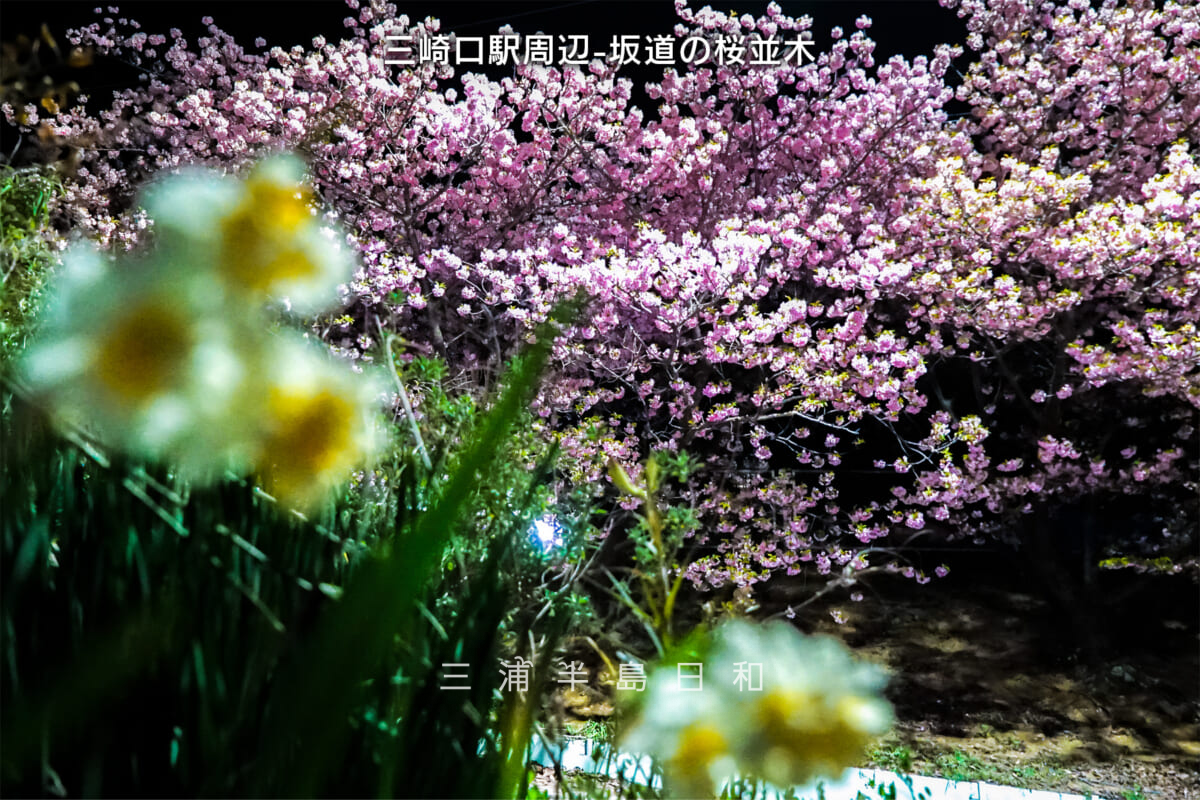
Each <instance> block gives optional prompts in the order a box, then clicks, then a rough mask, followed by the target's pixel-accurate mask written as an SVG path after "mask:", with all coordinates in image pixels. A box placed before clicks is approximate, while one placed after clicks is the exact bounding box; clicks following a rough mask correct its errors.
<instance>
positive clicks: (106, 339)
mask: <svg viewBox="0 0 1200 800" xmlns="http://www.w3.org/2000/svg"><path fill="white" fill-rule="evenodd" d="M193 344H194V342H193V338H192V332H191V330H190V329H189V328H188V326H187V324H186V322H185V321H184V320H183V319H181V318H180V317H179V316H178V315H177V314H175V313H172V311H170V310H168V309H165V308H161V307H158V306H155V305H151V304H145V305H141V306H137V307H135V308H134V309H133V310H132V311H131V312H130V313H127V314H125V315H124V316H122V317H121V318H120V319H119V320H117V322H116V324H114V325H113V326H112V327H111V328H110V329H109V330H108V331H106V332H105V333H104V334H103V336H102V338H101V340H100V343H99V348H98V352H97V354H96V360H95V362H94V369H95V374H96V377H97V378H98V379H99V381H100V383H101V384H102V385H103V386H104V388H105V389H107V390H108V391H109V393H111V394H112V395H114V396H115V397H116V398H118V399H119V401H120V402H122V403H126V404H135V405H138V404H142V403H145V402H146V401H148V400H150V399H152V398H153V397H155V396H156V395H158V394H159V393H161V392H162V391H164V390H165V389H167V388H169V387H170V385H171V383H172V382H173V379H174V377H175V375H176V373H177V372H178V371H179V370H180V369H181V368H182V366H183V364H184V361H185V359H186V357H187V354H188V352H189V351H190V350H191V348H192V346H193Z"/></svg>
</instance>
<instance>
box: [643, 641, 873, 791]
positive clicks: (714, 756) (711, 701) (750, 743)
mask: <svg viewBox="0 0 1200 800" xmlns="http://www.w3.org/2000/svg"><path fill="white" fill-rule="evenodd" d="M757 665H761V666H757ZM759 669H761V672H759V671H758V670H759ZM739 675H740V676H741V678H742V679H741V680H740V681H739V680H738V677H739ZM885 680H886V679H885V676H884V674H883V672H882V671H881V670H880V669H879V668H878V667H875V666H873V665H870V664H866V663H860V662H858V661H856V660H855V659H854V658H853V657H852V656H851V655H850V653H849V652H848V651H847V650H846V648H845V647H844V646H843V645H841V644H840V643H839V642H837V641H836V640H833V639H826V638H815V637H806V636H804V635H802V634H801V633H799V632H798V631H797V630H796V629H795V628H793V627H792V626H791V625H788V624H787V623H784V622H782V621H778V620H777V621H774V622H770V623H767V624H763V625H758V624H753V623H750V622H745V621H741V620H735V621H733V622H730V623H726V624H725V625H723V626H722V627H721V628H719V629H718V630H717V631H716V633H715V642H714V645H713V647H712V650H711V652H710V653H709V655H708V657H707V658H706V659H705V661H704V681H703V689H702V691H700V692H685V691H680V687H679V682H678V678H677V671H676V668H675V667H674V666H671V667H660V668H658V669H656V670H655V671H654V672H653V674H652V675H651V678H650V680H649V683H648V687H647V694H646V697H645V702H644V705H643V706H642V708H641V711H640V714H639V716H638V718H637V720H636V722H635V723H634V725H633V726H632V728H631V729H630V730H629V731H628V732H627V734H626V736H625V738H624V740H623V746H624V747H626V748H628V749H629V750H632V751H635V752H641V753H647V754H649V755H652V756H654V757H656V758H658V759H659V760H660V761H661V762H662V764H663V767H664V771H665V773H666V776H667V781H668V785H669V787H670V788H671V789H672V791H673V792H674V793H675V794H677V795H680V796H710V797H711V796H715V795H714V792H715V790H716V787H718V786H720V785H721V784H723V783H724V782H725V781H727V780H729V779H731V778H734V777H735V776H738V775H741V776H746V777H750V776H753V777H756V778H760V779H764V780H766V781H769V782H770V783H772V784H774V785H775V786H776V787H779V788H786V787H789V786H794V785H797V784H803V783H807V782H809V781H810V780H812V779H814V778H816V777H819V776H836V775H838V774H840V773H841V771H842V770H843V769H845V768H846V767H848V766H851V765H853V764H854V763H855V761H856V760H857V759H858V758H859V757H860V756H861V755H862V753H863V751H864V750H865V748H866V747H867V745H868V744H869V743H870V742H871V740H872V739H873V738H875V737H876V736H879V735H881V734H883V733H885V732H886V731H887V730H888V728H889V727H890V726H891V723H892V710H891V707H890V706H889V705H888V703H887V701H885V700H884V699H883V698H882V696H881V695H880V691H881V689H882V688H883V685H884V683H885ZM756 687H757V688H756Z"/></svg>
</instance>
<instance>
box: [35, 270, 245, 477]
mask: <svg viewBox="0 0 1200 800" xmlns="http://www.w3.org/2000/svg"><path fill="white" fill-rule="evenodd" d="M242 338H243V337H241V336H239V335H238V331H237V330H236V329H235V327H234V326H232V325H231V324H230V320H229V319H228V317H227V316H226V315H225V314H224V313H222V306H221V304H220V295H219V292H217V291H216V289H215V287H214V284H213V283H212V282H211V280H210V279H209V278H208V276H206V275H205V274H204V273H203V272H197V271H193V272H187V271H182V270H176V269H173V268H171V266H169V265H166V264H163V263H161V262H158V261H156V260H153V259H151V260H143V261H134V262H132V263H131V262H124V263H121V264H113V263H111V262H109V261H107V260H106V259H105V258H104V257H103V256H101V255H100V254H99V253H96V252H95V251H93V250H91V249H90V248H86V247H76V248H73V249H71V250H69V251H68V252H67V254H66V255H65V257H64V259H63V264H62V267H61V269H60V270H59V273H58V279H57V280H56V282H55V284H54V288H53V290H52V294H51V297H50V300H49V303H48V308H47V313H46V316H45V317H44V319H43V326H42V330H41V332H40V336H39V337H38V339H37V340H36V341H35V342H34V343H33V344H32V345H31V347H30V349H29V351H28V352H27V353H26V355H25V357H24V359H23V361H22V364H21V369H22V373H23V375H24V377H25V378H26V380H27V381H28V383H29V384H30V386H31V388H32V389H33V390H34V391H35V392H36V393H38V394H39V395H43V396H44V397H45V399H46V401H47V402H48V404H49V405H50V407H51V409H52V410H53V411H54V412H55V413H57V414H59V415H60V416H61V417H62V418H63V419H64V420H66V421H69V422H70V423H71V424H75V425H79V426H81V427H84V428H88V429H93V430H95V431H96V433H98V434H99V435H100V437H101V438H102V439H104V440H106V441H108V442H110V443H114V444H117V445H119V446H121V447H123V448H124V449H126V450H128V451H130V452H133V453H135V454H138V455H142V456H147V457H154V458H161V457H173V458H178V457H183V456H186V458H184V459H183V460H184V461H186V462H187V463H186V464H182V465H181V466H183V467H184V468H185V469H186V470H190V471H193V472H197V473H198V472H202V471H206V470H210V469H218V468H220V465H219V464H218V462H220V461H221V460H222V459H224V458H226V457H227V456H228V455H229V445H230V444H231V443H232V442H235V441H237V440H238V439H240V438H243V437H244V434H245V433H246V431H245V430H240V431H239V430H237V427H238V426H237V425H236V424H232V423H231V422H230V420H231V419H236V418H237V415H234V414H232V411H231V404H232V401H233V399H234V398H235V396H236V394H237V392H238V391H239V388H240V384H241V382H242V380H243V378H244V376H245V369H244V359H243V355H242V353H241V349H242V347H243V343H242V341H241V340H242ZM198 431H199V432H203V438H204V440H205V441H204V443H203V446H201V447H197V445H196V444H195V443H194V442H193V443H191V444H187V443H186V442H187V440H189V439H194V438H195V437H196V436H197V432H198ZM185 451H186V452H185Z"/></svg>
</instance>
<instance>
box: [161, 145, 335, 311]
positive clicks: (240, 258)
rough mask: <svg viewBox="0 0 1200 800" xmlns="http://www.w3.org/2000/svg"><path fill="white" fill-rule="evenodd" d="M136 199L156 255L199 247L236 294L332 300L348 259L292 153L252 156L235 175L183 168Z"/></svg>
mask: <svg viewBox="0 0 1200 800" xmlns="http://www.w3.org/2000/svg"><path fill="white" fill-rule="evenodd" d="M143 207H144V208H145V209H146V211H147V212H149V214H150V216H151V217H152V218H153V219H154V221H155V227H156V229H157V230H158V231H159V232H160V238H161V246H162V247H163V249H164V257H167V258H177V259H183V260H187V259H192V258H194V257H195V254H194V253H193V252H192V251H193V250H194V249H196V248H200V249H201V250H204V251H206V253H207V256H206V257H207V258H208V259H209V260H211V262H212V264H213V268H214V271H215V273H216V274H217V275H218V276H219V277H220V278H221V279H222V282H223V284H224V285H225V286H226V287H227V289H228V290H230V292H231V293H232V294H234V295H236V296H239V297H244V298H247V299H250V300H260V299H265V298H273V299H277V300H286V301H287V302H288V304H289V306H290V307H292V308H295V309H296V310H297V311H299V312H302V313H308V312H313V311H318V310H321V309H322V308H324V307H326V306H328V305H329V304H330V303H332V302H334V301H336V299H337V293H336V291H335V289H336V287H337V286H338V285H340V284H342V283H344V282H346V281H348V280H349V279H350V278H351V277H352V275H353V272H354V260H353V258H352V256H351V255H350V253H349V252H348V251H347V250H346V249H345V248H343V247H342V246H341V245H340V244H339V242H338V240H337V234H336V232H335V231H333V230H331V229H328V228H325V227H323V226H322V224H321V219H320V217H319V216H318V215H317V212H316V210H315V208H314V207H313V194H312V190H311V189H310V188H309V187H308V186H307V185H306V184H305V183H304V165H303V162H301V161H300V160H299V159H297V158H295V157H293V156H287V155H278V156H274V157H271V158H268V159H266V160H265V161H262V162H260V163H259V164H258V165H256V166H255V168H254V169H253V170H252V171H251V173H250V175H249V176H248V177H247V178H246V179H245V180H242V181H239V180H235V179H232V178H226V177H222V176H219V175H216V174H214V173H212V172H207V171H201V170H191V171H185V172H182V173H180V174H178V175H174V176H171V177H170V178H168V179H166V180H163V181H161V182H160V183H159V184H157V185H156V186H154V187H152V188H151V189H150V190H149V191H148V192H147V193H146V195H145V197H144V200H143Z"/></svg>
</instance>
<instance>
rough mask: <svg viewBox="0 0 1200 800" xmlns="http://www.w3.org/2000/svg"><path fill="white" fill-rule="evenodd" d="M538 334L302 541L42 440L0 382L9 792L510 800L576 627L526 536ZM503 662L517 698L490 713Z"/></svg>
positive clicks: (71, 441) (294, 522)
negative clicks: (511, 672)
mask: <svg viewBox="0 0 1200 800" xmlns="http://www.w3.org/2000/svg"><path fill="white" fill-rule="evenodd" d="M545 333H546V335H544V336H539V337H538V341H539V342H541V343H546V344H539V345H535V346H533V347H531V348H530V349H529V350H528V351H527V352H526V353H525V354H524V355H523V356H522V357H521V358H520V359H518V360H517V361H516V362H515V363H514V365H513V367H512V369H511V370H510V373H509V377H508V379H507V380H506V381H505V384H504V387H503V389H502V391H501V392H500V393H499V395H498V396H497V397H496V398H495V399H494V401H493V402H491V403H490V404H487V405H488V406H489V407H488V408H486V409H485V410H479V409H477V408H476V407H475V406H474V405H473V404H468V405H469V407H468V406H463V407H462V408H458V409H457V412H456V413H457V417H456V419H457V423H456V424H457V428H456V431H455V433H456V435H455V436H448V437H445V438H443V439H442V440H441V441H440V442H439V443H437V445H436V446H434V447H431V451H432V454H433V458H432V459H431V460H430V461H429V462H428V463H429V466H428V467H427V466H426V465H425V463H424V462H423V459H421V458H419V457H418V454H417V451H416V449H414V448H411V447H398V448H397V449H396V450H395V451H394V452H393V453H392V454H391V455H390V456H389V457H387V458H385V459H383V460H381V462H380V463H379V464H377V465H376V467H375V468H374V469H373V470H371V471H368V473H366V474H364V475H363V476H361V478H360V480H358V481H356V482H355V483H354V484H353V485H352V486H351V487H350V488H349V489H348V490H347V491H346V492H345V493H344V495H343V496H342V497H341V498H340V499H339V501H338V502H336V503H335V504H334V505H332V506H331V507H330V508H328V509H326V510H325V511H323V512H322V513H321V514H320V515H318V516H314V517H312V518H306V517H303V516H301V515H299V514H298V513H295V512H286V511H284V510H283V509H281V508H280V507H278V506H277V505H276V504H275V503H274V502H273V501H272V500H271V499H270V498H269V497H268V496H266V495H264V494H263V493H262V492H261V491H259V490H257V489H256V488H255V487H254V486H253V485H252V484H250V483H248V482H246V481H243V480H238V479H235V478H232V477H231V478H230V479H229V480H226V481H224V482H222V483H218V484H217V485H215V486H213V487H210V488H206V489H203V490H191V489H190V488H189V487H188V486H187V485H186V484H185V483H183V482H182V481H181V480H179V479H177V478H176V477H175V476H174V475H173V474H172V473H171V471H170V470H169V469H168V468H166V467H151V466H147V465H143V464H138V463H133V462H127V461H124V460H121V459H120V458H117V457H115V456H112V455H110V454H108V453H106V452H105V451H104V450H103V448H102V447H100V446H99V445H98V444H97V443H95V442H92V441H90V440H89V438H88V436H87V434H86V432H84V431H74V432H72V431H67V432H66V433H65V434H63V435H60V434H57V433H52V432H51V428H50V426H49V425H48V424H47V420H46V419H45V418H44V416H43V414H42V412H41V410H40V409H38V408H36V407H35V406H33V405H32V404H31V403H29V402H28V401H27V399H26V396H25V395H24V393H23V392H22V387H21V386H20V385H19V384H18V383H17V382H15V381H13V380H11V379H9V378H6V379H5V385H4V390H3V395H2V398H0V399H2V402H3V409H2V412H3V413H2V417H0V426H2V428H0V443H2V444H0V459H2V461H0V465H2V467H3V472H4V475H5V481H4V485H3V488H2V489H0V492H2V494H0V575H3V578H4V583H3V604H4V605H3V646H2V652H3V658H2V662H0V686H2V691H3V731H2V734H3V740H4V743H5V747H4V754H3V774H2V778H3V780H2V784H3V790H4V793H5V794H9V795H14V794H16V795H42V794H57V795H64V794H71V795H76V794H84V795H118V796H133V795H159V796H180V795H223V796H241V795H262V796H310V795H324V794H330V795H338V796H346V795H352V796H366V795H380V796H429V795H431V794H436V795H438V796H463V797H479V796H524V794H525V791H526V789H525V786H524V784H525V781H526V780H527V775H528V773H527V771H526V768H525V760H524V759H525V754H526V750H527V747H528V741H529V736H530V732H531V728H532V725H533V722H534V719H533V718H534V716H535V714H536V711H535V709H536V708H538V706H539V699H540V693H541V687H544V686H545V685H547V682H548V681H547V675H548V664H549V660H550V657H551V656H552V654H553V651H554V644H555V642H556V641H557V638H558V637H559V636H561V634H562V631H563V630H564V629H565V627H566V626H567V624H568V623H569V621H570V617H571V612H570V603H569V601H568V598H569V595H570V592H569V586H568V584H569V580H568V579H566V578H564V579H560V580H559V581H558V582H557V583H553V582H551V583H547V582H546V580H545V576H544V575H543V572H544V571H545V568H546V566H547V563H546V557H545V556H544V555H542V554H539V552H538V551H536V550H535V549H533V548H532V547H531V545H530V543H529V542H528V540H527V539H526V538H524V537H525V535H526V531H527V530H528V526H529V521H530V520H531V519H532V518H533V517H534V516H535V515H536V514H540V513H543V511H544V504H545V502H546V492H545V489H544V486H545V484H546V481H547V479H548V477H549V475H550V473H551V471H552V465H553V460H554V455H555V454H554V453H553V452H545V451H544V448H543V451H542V452H537V453H533V452H530V451H528V450H522V449H521V437H520V436H519V435H518V436H516V437H515V438H514V433H513V429H514V425H519V420H520V419H521V417H522V414H524V413H525V411H524V409H525V408H526V405H527V402H528V398H529V396H530V394H531V392H532V390H533V388H534V386H535V384H536V382H537V379H538V376H539V375H540V373H541V371H542V368H543V365H544V362H545V359H546V353H547V344H548V343H549V342H550V341H551V340H552V339H553V332H552V331H551V330H547V331H546V332H545ZM446 402H447V403H449V400H447V401H446ZM479 405H480V407H482V406H484V405H485V404H483V403H480V404H479ZM450 416H454V415H450ZM529 458H533V459H534V467H533V468H532V469H530V468H528V466H527V464H526V460H528V459H529ZM560 572H564V571H562V570H560V571H557V572H556V573H555V574H558V573H560ZM564 574H565V572H564ZM521 593H523V596H524V597H525V598H526V599H525V601H524V603H522V602H521V601H520V598H519V597H515V596H514V594H521ZM530 598H533V599H535V600H536V601H537V602H536V603H535V604H534V605H532V606H531V605H530V603H529V599H530ZM521 608H524V609H525V612H524V613H521V612H520V609H521ZM516 654H521V655H523V656H524V657H526V658H530V660H531V661H532V663H533V664H534V665H535V671H534V675H533V679H532V680H531V682H530V692H528V693H527V694H519V693H514V692H506V693H504V694H503V695H502V694H501V693H500V691H499V687H500V683H501V673H500V671H499V670H498V669H496V668H495V665H496V664H498V663H499V660H500V658H501V657H511V656H513V655H516ZM445 662H467V663H470V664H471V665H472V669H471V673H470V686H471V688H470V690H469V691H443V690H441V689H440V688H439V686H440V684H441V682H442V681H443V675H442V664H443V663H445Z"/></svg>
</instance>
